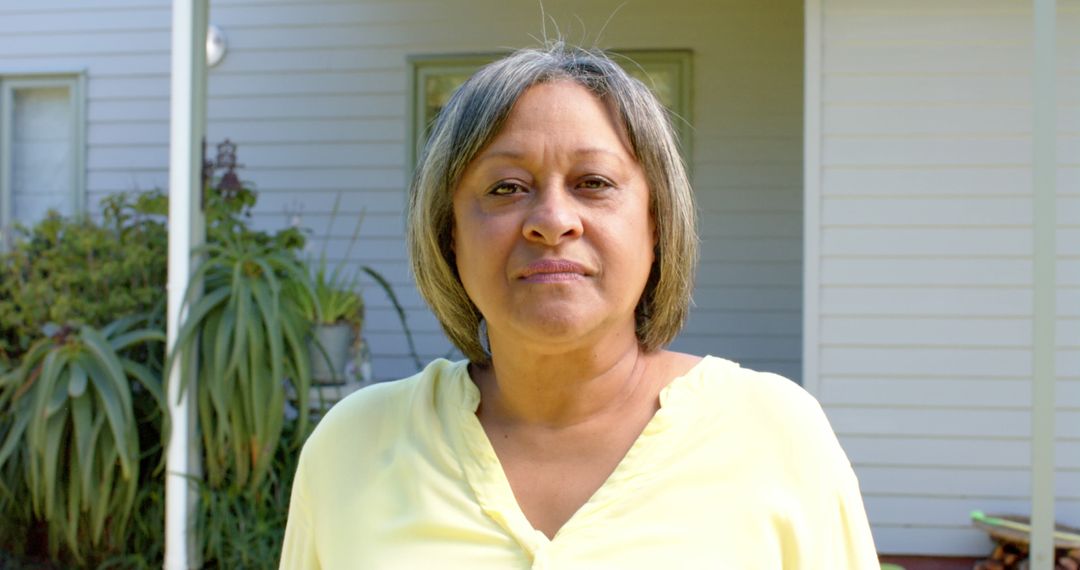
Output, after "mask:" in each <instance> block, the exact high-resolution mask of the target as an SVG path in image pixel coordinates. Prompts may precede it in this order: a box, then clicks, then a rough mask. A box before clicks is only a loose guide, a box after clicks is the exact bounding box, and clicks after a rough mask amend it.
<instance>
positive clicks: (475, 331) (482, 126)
mask: <svg viewBox="0 0 1080 570" xmlns="http://www.w3.org/2000/svg"><path fill="white" fill-rule="evenodd" d="M552 81H573V82H575V83H577V84H579V85H582V86H583V87H585V88H587V89H588V90H589V91H591V92H592V93H594V94H595V95H596V96H597V97H598V98H600V99H601V100H603V101H605V102H606V103H607V104H608V105H610V106H611V108H612V109H613V110H614V111H615V113H616V114H617V116H618V117H620V119H621V121H622V123H623V125H622V126H623V127H624V128H625V129H626V134H627V135H628V137H629V140H630V145H631V150H632V152H633V154H634V157H635V158H636V159H637V161H638V164H640V165H641V167H642V170H643V171H644V172H645V176H646V180H647V181H648V184H649V213H650V214H651V215H652V218H653V221H654V223H655V225H656V238H657V243H656V250H655V252H654V257H655V261H654V263H653V266H652V270H651V272H650V275H649V278H648V282H647V283H646V285H645V290H644V291H643V292H642V296H641V300H640V301H639V302H638V306H637V310H636V315H635V317H636V334H637V338H638V342H639V343H640V345H641V346H642V348H643V349H644V350H645V351H654V350H657V349H659V348H662V347H664V346H667V345H668V344H669V343H670V342H671V341H672V340H674V338H675V335H677V334H678V333H679V330H680V329H682V326H683V323H684V322H685V320H686V316H687V313H688V311H689V305H690V296H691V293H692V290H693V282H694V270H695V266H696V264H697V248H698V237H697V226H696V223H697V222H696V211H695V205H694V196H693V190H692V189H691V188H690V182H689V180H688V178H687V175H686V168H685V166H684V165H683V161H682V157H681V156H680V155H679V149H678V145H677V143H676V138H675V134H674V130H673V128H672V126H671V122H670V120H669V118H668V114H667V111H666V110H665V109H664V107H663V105H662V104H661V103H660V102H659V101H658V100H657V99H656V97H655V96H654V95H653V94H652V92H650V91H649V89H648V88H647V87H646V86H645V85H644V84H642V83H641V82H640V81H638V80H636V79H634V78H632V77H630V76H629V75H627V73H626V72H625V71H623V69H622V68H620V67H619V66H618V65H617V64H615V63H614V62H613V61H612V60H611V59H610V58H608V56H607V55H605V54H604V53H603V52H601V51H599V50H586V49H582V48H568V47H566V46H564V45H563V44H562V43H561V42H560V43H555V44H553V45H551V46H549V47H546V48H544V49H524V50H520V51H517V52H515V53H513V54H512V55H510V56H508V57H506V58H504V59H501V60H498V61H496V62H494V63H491V64H489V65H487V66H485V67H483V68H482V69H480V70H479V71H477V72H476V74H475V75H473V76H472V77H471V78H469V80H468V81H466V82H465V84H464V85H462V86H461V87H460V88H459V89H458V90H457V91H456V92H455V93H454V94H453V96H452V97H451V98H450V100H449V102H447V104H446V106H445V107H444V108H443V109H442V112H441V113H440V114H439V117H438V119H437V120H436V121H435V125H434V128H433V129H432V132H431V137H430V138H429V139H428V143H427V147H426V148H425V149H424V152H423V153H422V154H421V157H420V160H419V162H418V164H417V167H416V174H415V176H414V178H413V182H412V188H411V191H410V197H409V213H408V230H407V233H408V243H409V253H410V257H411V260H412V270H413V274H414V275H415V276H416V284H417V288H418V289H419V290H420V294H421V295H422V296H423V297H424V299H425V300H426V301H427V302H428V304H429V305H431V308H432V310H433V311H434V312H435V316H436V317H437V318H438V319H439V322H440V323H441V324H442V327H443V330H445V331H446V334H447V335H448V336H449V337H450V340H451V341H453V343H454V344H455V345H456V346H457V347H458V349H460V350H461V352H462V353H464V355H465V356H466V357H467V358H468V359H469V360H471V361H473V362H475V363H478V364H486V363H488V362H490V359H491V356H490V355H489V354H488V352H487V350H486V349H485V348H484V342H483V341H482V339H481V338H480V323H481V319H482V318H483V316H482V315H481V314H480V311H479V309H477V308H476V305H475V304H474V303H473V302H472V301H471V300H470V299H469V296H468V295H467V294H466V293H465V287H464V286H463V285H462V284H461V279H460V278H459V276H458V273H457V262H456V260H455V257H454V252H453V248H452V239H453V237H452V236H453V227H454V208H453V195H454V189H455V188H456V187H457V185H458V183H459V182H460V179H461V176H462V174H463V173H464V171H465V169H466V167H467V166H468V165H469V164H470V163H471V162H472V161H473V159H474V158H476V156H477V155H478V154H479V153H480V152H481V151H482V150H483V149H484V148H485V147H486V146H487V145H488V144H489V143H490V142H491V141H492V140H493V139H494V138H495V136H496V135H498V133H499V131H500V130H501V129H502V126H503V124H504V122H505V121H506V118H507V117H508V116H509V115H510V111H511V109H512V108H513V107H514V104H515V103H516V102H517V100H518V98H519V97H521V95H522V94H523V93H525V91H526V90H528V89H529V88H530V87H532V86H534V85H537V84H541V83H547V82H552Z"/></svg>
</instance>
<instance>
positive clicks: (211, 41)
mask: <svg viewBox="0 0 1080 570" xmlns="http://www.w3.org/2000/svg"><path fill="white" fill-rule="evenodd" d="M227 47H228V42H226V41H225V32H223V31H221V28H219V27H217V26H215V25H214V24H210V27H209V28H207V30H206V65H207V67H214V66H216V65H217V64H219V63H221V60H223V59H225V50H226V48H227Z"/></svg>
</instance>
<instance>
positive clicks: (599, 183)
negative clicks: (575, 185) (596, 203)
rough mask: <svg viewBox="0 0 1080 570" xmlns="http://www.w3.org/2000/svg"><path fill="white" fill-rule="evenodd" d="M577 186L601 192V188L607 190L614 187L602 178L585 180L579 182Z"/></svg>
mask: <svg viewBox="0 0 1080 570" xmlns="http://www.w3.org/2000/svg"><path fill="white" fill-rule="evenodd" d="M579 186H580V187H582V188H585V189H586V190H601V189H603V188H608V187H611V186H614V185H613V184H612V183H611V182H609V181H607V180H605V179H603V178H586V179H585V180H582V181H581V183H580V184H579Z"/></svg>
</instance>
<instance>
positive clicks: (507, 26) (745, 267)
mask: <svg viewBox="0 0 1080 570" xmlns="http://www.w3.org/2000/svg"><path fill="white" fill-rule="evenodd" d="M621 4H623V2H622V0H603V1H596V2H591V3H588V4H587V5H581V3H576V2H571V1H569V0H558V1H555V0H547V1H545V2H544V3H543V6H544V8H545V9H546V10H547V12H548V14H549V16H551V17H552V18H554V20H555V21H556V22H557V24H558V26H559V27H560V28H561V30H562V33H563V35H564V36H565V37H566V38H567V39H568V40H570V41H571V42H574V41H578V42H582V43H586V44H592V43H593V42H594V41H595V37H596V35H597V34H598V32H600V30H601V29H602V28H604V23H605V21H607V20H608V19H609V17H611V22H610V23H609V24H608V25H607V27H606V29H605V30H604V33H603V35H602V37H601V38H600V40H599V42H598V43H599V45H601V46H602V47H612V48H623V49H643V48H689V49H692V50H694V60H693V67H694V87H693V98H694V99H693V100H694V109H693V118H694V126H695V128H696V131H695V135H694V142H693V149H694V157H693V162H694V172H695V175H696V186H697V192H698V196H699V198H700V206H701V208H702V211H703V214H704V216H703V224H702V233H703V235H704V238H705V243H704V247H703V263H702V266H701V271H700V278H699V287H698V290H697V295H696V300H697V307H696V308H695V309H694V312H693V316H692V318H691V321H690V323H689V326H688V327H687V330H686V332H685V333H684V334H683V335H682V337H681V338H680V339H679V341H678V342H677V343H676V346H677V347H678V348H681V349H683V350H688V351H692V352H699V353H712V354H719V355H725V356H728V357H730V358H733V359H736V360H739V361H741V362H742V363H744V364H745V365H748V366H752V367H756V368H763V369H768V370H774V371H778V372H780V373H783V374H785V375H788V376H789V377H792V378H795V379H797V378H798V377H799V376H800V371H801V367H800V346H801V341H800V312H801V294H800V291H801V282H800V276H801V234H802V226H801V220H802V211H801V208H802V206H801V190H800V186H799V177H800V170H801V122H802V99H801V89H802V87H801V85H802V72H801V65H802V8H801V3H799V2H797V1H794V0H775V1H770V2H767V3H766V2H756V1H753V0H725V1H721V2H711V3H702V2H695V1H693V0H671V1H664V2H657V1H638V2H630V3H626V5H625V6H623V7H622V8H621V9H619V6H620V5H621ZM28 6H29V5H28V4H27V3H25V2H22V1H19V0H0V70H2V69H5V68H9V67H27V68H35V67H42V66H48V67H55V66H64V67H70V68H85V69H87V76H88V91H89V102H88V108H87V115H88V122H89V125H88V140H89V143H88V144H89V152H88V156H87V166H88V188H89V194H90V196H89V204H91V207H93V206H94V205H96V203H97V201H98V200H99V199H100V197H101V196H103V195H104V194H106V193H109V192H114V191H122V190H132V189H136V188H142V189H146V188H152V187H164V186H165V184H166V182H167V157H168V152H167V145H168V101H169V99H168V95H169V93H168V88H169V82H168V69H169V67H168V65H169V56H168V49H169V18H170V11H169V2H168V1H167V0H101V1H98V2H95V3H93V6H92V7H91V6H90V5H89V4H87V3H85V2H83V1H81V0H37V1H35V2H34V3H33V5H32V7H28ZM539 8H540V3H538V2H535V1H533V0H513V1H495V0H477V1H447V2H436V1H430V2H421V1H400V2H389V1H385V0H337V1H334V0H321V1H316V0H212V1H211V20H212V21H213V22H214V23H216V24H217V25H219V26H220V27H221V28H222V29H223V30H224V31H225V33H226V35H227V36H228V40H229V52H228V55H227V56H226V57H225V60H224V61H223V63H222V64H221V65H220V66H219V67H217V68H215V69H213V70H212V71H211V72H210V81H209V93H210V100H209V139H210V140H211V141H212V142H216V141H219V140H221V139H223V138H224V137H230V138H231V139H233V140H234V141H236V142H237V143H239V145H240V147H239V158H240V162H241V163H243V164H244V165H246V168H245V169H244V170H243V171H242V175H243V177H244V178H245V179H248V180H251V181H253V182H254V183H255V184H256V186H257V188H258V189H259V191H260V193H261V195H260V200H259V201H260V204H259V210H258V218H257V221H258V223H259V224H260V225H261V226H263V227H267V228H278V227H281V226H282V225H284V224H286V223H288V221H289V218H290V213H292V212H295V211H297V210H300V211H301V217H302V221H303V223H304V225H307V226H309V227H313V228H316V230H317V232H318V234H319V235H321V234H322V233H324V231H325V228H326V224H327V220H328V214H329V212H330V209H331V205H332V204H333V202H334V199H335V197H336V196H337V194H338V193H339V192H342V193H344V195H345V198H344V199H343V208H342V212H341V215H340V216H339V219H338V220H337V222H336V223H335V225H334V227H333V228H331V241H330V246H329V249H328V251H329V252H330V254H331V257H335V256H336V257H338V258H340V257H341V256H343V255H344V250H345V247H346V245H347V242H348V238H349V236H350V235H351V233H352V230H353V225H352V219H354V217H355V216H356V215H357V214H358V213H359V212H360V211H361V210H364V211H365V213H366V214H365V218H364V221H363V226H362V231H361V241H360V243H359V245H358V246H357V248H356V250H355V251H354V252H353V259H354V260H355V261H356V262H358V263H364V264H370V265H372V266H374V267H375V268H377V269H378V270H379V271H381V272H382V273H383V274H385V275H386V276H387V277H389V278H390V280H391V281H392V282H393V283H394V284H395V286H396V288H397V291H398V293H399V295H400V296H401V297H402V299H403V301H404V302H405V304H406V305H407V306H408V308H409V320H410V324H411V325H412V326H413V328H414V330H415V331H416V333H417V334H416V337H417V341H418V343H419V345H420V347H421V349H422V351H423V353H424V356H425V358H429V357H432V356H435V355H441V354H443V353H444V352H445V351H446V349H447V348H448V345H447V343H446V341H445V340H444V338H443V336H442V333H441V331H440V329H439V327H438V324H437V323H436V322H435V320H434V319H433V318H432V317H431V316H430V314H429V313H428V312H427V310H426V308H425V307H424V305H423V303H422V301H421V300H420V299H419V297H418V295H417V294H416V292H415V290H414V289H413V287H412V284H411V279H410V277H409V275H408V270H407V263H406V261H405V248H404V244H403V240H402V236H403V220H402V210H403V208H404V203H405V187H406V180H405V178H406V171H407V170H408V169H407V167H406V164H405V161H406V156H407V153H406V144H407V139H406V133H407V124H408V116H407V112H408V97H407V93H406V86H407V78H406V69H407V68H406V56H408V55H411V54H442V53H468V52H491V51H496V50H499V49H500V48H504V47H507V48H508V47H521V46H530V45H536V44H537V42H536V41H535V40H534V39H533V37H538V36H540V35H541V30H542V27H541V16H540V12H539ZM481 15H482V17H481ZM578 17H580V21H579V20H578ZM582 22H583V23H584V31H583V28H582ZM548 29H549V30H551V31H553V29H554V26H553V25H552V23H551V22H549V23H548ZM320 248H321V245H320V242H319V241H318V240H316V241H315V243H313V254H318V252H319V250H320ZM366 290H367V291H368V293H367V300H368V303H369V320H370V323H369V326H368V329H367V333H366V335H367V336H368V338H369V341H370V343H371V348H372V350H373V351H374V353H375V372H376V374H377V375H378V376H380V377H383V378H393V377H400V376H401V375H404V374H407V373H409V372H410V370H411V369H412V367H411V364H410V362H409V361H408V359H407V358H406V357H405V352H404V350H403V349H404V346H405V344H404V340H403V336H402V334H401V332H400V327H399V326H398V324H397V321H396V318H395V317H394V315H393V312H392V311H391V309H390V308H389V305H388V303H387V300H386V298H385V297H384V296H383V295H382V293H380V292H378V291H377V290H375V289H374V286H373V285H369V286H368V287H367V289H366Z"/></svg>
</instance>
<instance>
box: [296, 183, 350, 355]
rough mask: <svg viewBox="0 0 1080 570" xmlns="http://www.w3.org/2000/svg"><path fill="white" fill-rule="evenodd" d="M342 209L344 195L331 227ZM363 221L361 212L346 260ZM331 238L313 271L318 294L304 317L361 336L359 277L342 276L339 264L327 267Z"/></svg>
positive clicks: (336, 201) (337, 202)
mask: <svg viewBox="0 0 1080 570" xmlns="http://www.w3.org/2000/svg"><path fill="white" fill-rule="evenodd" d="M340 209H341V193H340V192H339V193H338V195H337V197H336V198H335V199H334V207H333V209H331V211H330V221H329V223H328V224H327V227H328V228H333V227H334V221H335V220H336V219H337V215H338V212H339V211H340ZM363 220H364V214H363V212H361V214H360V216H359V217H358V218H357V220H356V225H355V226H354V227H353V234H352V238H350V240H349V247H348V249H347V250H346V252H345V259H346V260H347V259H349V258H350V257H351V255H352V250H353V247H354V246H356V242H357V240H358V238H359V237H360V225H361V223H362V222H363ZM329 241H330V239H329V235H328V236H326V240H325V241H324V242H323V247H322V251H320V252H319V260H318V261H317V262H315V263H314V264H313V265H314V268H313V271H312V286H313V289H314V292H315V295H314V298H313V299H312V301H313V302H312V303H308V304H306V305H305V306H304V307H303V310H304V314H306V315H307V316H308V318H310V319H311V320H312V322H315V323H318V324H322V325H335V324H342V323H345V324H349V325H352V327H353V330H354V331H355V332H356V333H357V334H359V333H360V329H361V328H363V323H364V298H363V297H361V296H360V293H359V292H357V290H358V288H359V280H358V279H357V277H356V275H355V274H354V275H352V276H351V277H346V276H345V274H344V273H343V271H344V264H338V265H337V266H336V267H335V268H334V270H333V271H330V269H329V268H328V267H327V265H328V263H327V257H326V247H327V244H328V243H329Z"/></svg>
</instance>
